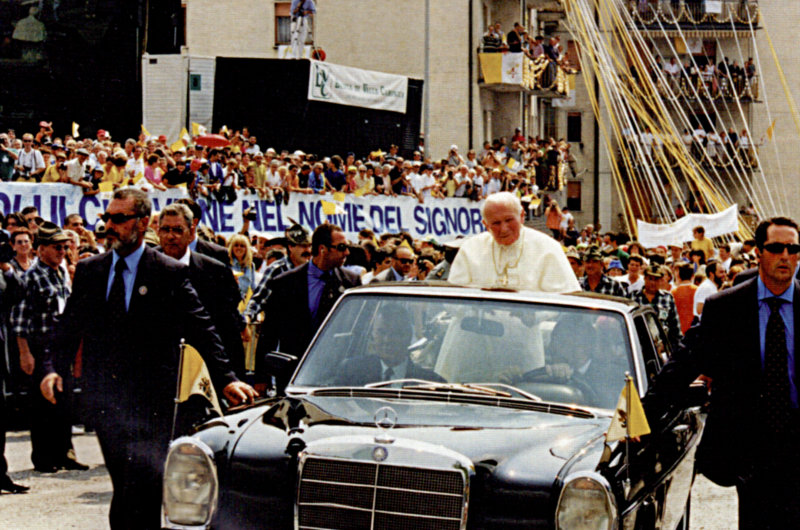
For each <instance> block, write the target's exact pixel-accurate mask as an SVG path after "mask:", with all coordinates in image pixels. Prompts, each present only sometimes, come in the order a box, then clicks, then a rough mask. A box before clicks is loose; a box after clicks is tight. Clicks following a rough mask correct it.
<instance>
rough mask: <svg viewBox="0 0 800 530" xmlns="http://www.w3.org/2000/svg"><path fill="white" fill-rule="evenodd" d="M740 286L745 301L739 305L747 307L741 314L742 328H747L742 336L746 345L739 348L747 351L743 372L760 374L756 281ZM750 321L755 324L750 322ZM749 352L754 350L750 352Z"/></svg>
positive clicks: (759, 336) (741, 350) (752, 280)
mask: <svg viewBox="0 0 800 530" xmlns="http://www.w3.org/2000/svg"><path fill="white" fill-rule="evenodd" d="M744 285H745V286H744V287H743V288H742V292H741V296H742V297H743V298H744V300H745V303H743V304H741V305H739V307H743V308H747V309H746V310H745V311H744V314H742V326H741V329H742V330H747V332H746V336H745V337H743V339H744V340H745V344H747V347H745V348H739V351H740V352H748V354H747V357H746V358H745V359H743V361H744V366H745V367H746V368H745V373H747V374H760V373H761V335H760V333H759V328H758V283H757V280H756V279H755V278H753V279H751V280H748V281H747V282H745V284H744ZM751 322H753V323H755V325H752V324H750V323H751ZM749 352H754V353H755V354H751V353H749Z"/></svg>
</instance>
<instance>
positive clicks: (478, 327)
mask: <svg viewBox="0 0 800 530" xmlns="http://www.w3.org/2000/svg"><path fill="white" fill-rule="evenodd" d="M461 329H462V330H464V331H469V332H470V333H477V334H478V335H489V336H490V337H502V336H503V335H504V334H505V332H506V330H505V327H503V324H501V323H500V322H497V321H495V320H487V319H485V318H479V317H464V318H463V319H462V320H461Z"/></svg>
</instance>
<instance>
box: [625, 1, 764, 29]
mask: <svg viewBox="0 0 800 530" xmlns="http://www.w3.org/2000/svg"><path fill="white" fill-rule="evenodd" d="M627 2H628V9H629V11H630V13H631V15H632V16H633V19H634V20H635V21H636V22H639V23H641V24H643V25H645V26H649V25H651V24H658V23H659V22H660V23H662V24H667V25H677V24H691V25H701V24H705V25H714V24H726V25H728V26H730V24H731V21H733V23H734V24H741V25H745V26H749V25H750V24H752V25H753V26H757V25H758V20H759V10H758V0H716V1H712V2H706V1H703V0H627Z"/></svg>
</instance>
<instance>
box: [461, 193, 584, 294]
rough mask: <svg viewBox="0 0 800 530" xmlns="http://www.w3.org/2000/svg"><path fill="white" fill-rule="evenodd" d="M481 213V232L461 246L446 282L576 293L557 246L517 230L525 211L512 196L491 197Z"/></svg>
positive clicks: (529, 231)
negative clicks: (484, 229)
mask: <svg viewBox="0 0 800 530" xmlns="http://www.w3.org/2000/svg"><path fill="white" fill-rule="evenodd" d="M481 213H482V215H483V225H484V226H485V227H486V230H487V232H484V233H482V234H478V235H476V236H472V237H470V238H468V239H466V240H465V241H464V243H463V244H462V245H461V249H460V250H459V252H458V255H457V256H456V259H455V261H453V266H452V267H451V269H450V276H449V277H448V281H449V282H451V283H457V284H462V285H477V286H480V287H508V288H512V289H530V290H533V291H544V292H573V291H580V290H581V287H580V285H579V284H578V280H577V278H575V273H574V272H573V271H572V268H571V267H570V265H569V261H567V258H566V256H565V254H564V251H563V250H562V249H561V245H560V244H559V243H558V242H557V241H556V240H555V239H552V238H550V237H548V236H546V235H544V234H542V233H541V232H538V231H536V230H533V229H532V228H528V227H526V226H524V225H523V221H524V219H525V212H524V210H523V209H522V204H521V203H520V200H519V198H518V197H516V196H515V195H514V194H512V193H509V192H499V193H494V194H492V195H490V196H489V197H488V198H487V199H486V201H485V202H484V203H483V207H482V209H481Z"/></svg>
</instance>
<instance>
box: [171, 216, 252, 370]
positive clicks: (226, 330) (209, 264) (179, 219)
mask: <svg viewBox="0 0 800 530" xmlns="http://www.w3.org/2000/svg"><path fill="white" fill-rule="evenodd" d="M192 220H193V216H192V211H191V210H190V209H189V208H188V207H187V206H186V205H184V204H177V203H173V204H170V205H169V206H167V207H165V208H164V209H163V210H161V213H160V214H159V218H158V237H159V242H160V243H161V247H160V249H161V251H162V252H164V254H166V255H167V256H169V257H171V258H174V259H176V260H178V261H180V262H181V263H183V264H184V265H188V266H189V281H190V282H191V284H192V287H194V288H195V290H196V291H197V296H198V297H199V298H200V303H202V304H203V307H204V308H205V309H206V311H208V314H209V316H210V317H211V322H212V323H213V324H214V327H215V328H216V329H217V333H219V336H220V338H221V339H222V344H223V346H225V353H226V354H227V356H228V358H229V359H230V361H231V366H232V367H233V371H234V372H235V373H236V376H237V377H238V378H240V379H244V376H245V369H244V346H243V344H242V335H241V333H242V331H243V330H244V319H243V318H242V316H241V315H240V313H239V307H238V306H239V287H238V286H237V285H236V280H235V279H234V277H233V274H232V273H231V270H230V269H229V268H227V267H226V266H225V265H224V264H223V263H221V262H219V261H217V260H215V259H213V258H210V257H208V256H205V255H203V254H200V253H199V252H192V251H191V249H189V243H190V242H191V241H192V240H193V239H194V228H193V223H192Z"/></svg>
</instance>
